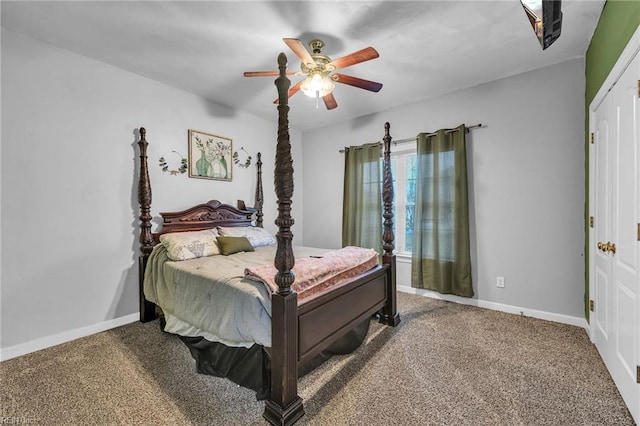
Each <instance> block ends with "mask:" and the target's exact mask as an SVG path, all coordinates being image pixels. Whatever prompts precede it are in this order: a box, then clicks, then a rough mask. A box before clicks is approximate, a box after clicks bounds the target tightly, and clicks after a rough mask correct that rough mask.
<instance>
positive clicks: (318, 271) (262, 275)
mask: <svg viewBox="0 0 640 426" xmlns="http://www.w3.org/2000/svg"><path fill="white" fill-rule="evenodd" d="M377 264H378V253H377V252H376V251H375V250H372V249H365V248H362V247H353V246H348V247H344V248H341V249H339V250H335V251H330V252H327V253H324V254H322V255H320V256H312V257H303V258H300V259H296V263H295V266H294V267H293V273H294V275H295V281H294V283H293V289H294V290H295V292H296V293H298V298H299V299H302V298H305V297H309V296H311V295H313V294H316V293H318V292H320V291H322V290H324V289H326V288H328V287H331V286H333V285H335V284H338V283H340V282H342V281H344V280H346V279H349V278H352V277H355V276H356V275H360V274H361V273H363V272H366V271H368V270H369V269H371V268H373V267H375V266H376V265H377ZM277 273H278V270H277V269H276V267H275V266H274V265H273V264H270V265H260V266H252V267H249V268H245V270H244V275H245V277H246V278H248V279H251V280H254V281H260V282H263V283H264V284H266V285H267V286H268V287H269V288H270V289H271V291H272V292H275V291H276V290H277V289H278V285H277V284H276V282H275V276H276V274H277Z"/></svg>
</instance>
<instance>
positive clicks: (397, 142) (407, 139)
mask: <svg viewBox="0 0 640 426" xmlns="http://www.w3.org/2000/svg"><path fill="white" fill-rule="evenodd" d="M480 127H482V123H478V124H474V125H473V126H469V127H467V133H469V131H470V130H472V129H478V128H480ZM457 130H458V129H457V128H456V129H448V130H445V134H449V133H453V132H455V131H457ZM433 135H435V133H428V134H427V136H433ZM416 139H417V137H413V138H406V139H398V140H392V141H391V143H393V144H394V145H397V144H399V143H405V142H415V141H416ZM377 143H378V144H380V145H382V142H381V141H377ZM347 149H348V148H347ZM356 149H361V148H356ZM340 152H341V153H342V152H344V149H341V150H340Z"/></svg>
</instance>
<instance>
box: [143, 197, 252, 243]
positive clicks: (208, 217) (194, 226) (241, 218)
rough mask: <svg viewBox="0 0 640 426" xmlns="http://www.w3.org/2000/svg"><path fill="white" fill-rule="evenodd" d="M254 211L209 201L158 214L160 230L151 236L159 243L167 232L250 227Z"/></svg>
mask: <svg viewBox="0 0 640 426" xmlns="http://www.w3.org/2000/svg"><path fill="white" fill-rule="evenodd" d="M255 212H256V210H255V209H247V210H240V209H238V208H236V207H234V206H232V205H229V204H223V203H221V202H220V201H218V200H211V201H209V202H207V203H205V204H198V205H196V206H194V207H191V208H189V209H187V210H183V211H180V212H170V213H160V216H162V229H161V230H160V231H159V232H157V233H154V234H153V239H154V240H155V241H156V242H159V238H160V235H162V234H166V233H168V232H186V231H201V230H204V229H215V228H216V227H218V226H250V225H251V224H252V223H251V221H252V219H253V214H254V213H255Z"/></svg>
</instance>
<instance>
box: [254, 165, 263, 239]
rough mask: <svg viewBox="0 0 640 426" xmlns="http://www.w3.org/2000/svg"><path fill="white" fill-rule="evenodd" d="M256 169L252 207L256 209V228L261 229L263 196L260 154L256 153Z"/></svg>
mask: <svg viewBox="0 0 640 426" xmlns="http://www.w3.org/2000/svg"><path fill="white" fill-rule="evenodd" d="M256 168H257V169H258V181H257V183H256V202H255V205H254V206H253V207H254V208H255V209H256V226H258V227H260V228H262V216H264V213H263V212H262V204H263V203H264V195H263V194H262V154H261V153H258V161H256Z"/></svg>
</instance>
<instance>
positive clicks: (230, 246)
mask: <svg viewBox="0 0 640 426" xmlns="http://www.w3.org/2000/svg"><path fill="white" fill-rule="evenodd" d="M217 241H218V247H219V248H220V253H222V254H224V255H225V256H229V255H230V254H233V253H239V252H241V251H255V250H254V249H253V246H252V245H251V243H250V242H249V240H248V239H247V238H246V237H222V236H220V237H218V238H217Z"/></svg>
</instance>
